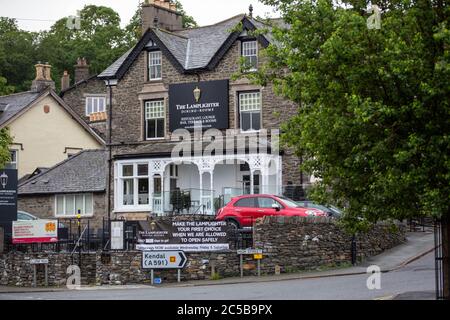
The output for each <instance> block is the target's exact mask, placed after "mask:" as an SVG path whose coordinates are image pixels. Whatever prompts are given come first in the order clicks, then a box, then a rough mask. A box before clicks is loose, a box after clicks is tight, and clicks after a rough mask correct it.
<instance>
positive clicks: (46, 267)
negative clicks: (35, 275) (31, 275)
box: [44, 264, 48, 287]
mask: <svg viewBox="0 0 450 320" xmlns="http://www.w3.org/2000/svg"><path fill="white" fill-rule="evenodd" d="M44 266H45V286H46V287H48V265H47V264H45V265H44Z"/></svg>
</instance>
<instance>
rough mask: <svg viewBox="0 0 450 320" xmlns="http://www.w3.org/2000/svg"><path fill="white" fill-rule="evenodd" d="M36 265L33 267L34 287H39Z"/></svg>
mask: <svg viewBox="0 0 450 320" xmlns="http://www.w3.org/2000/svg"><path fill="white" fill-rule="evenodd" d="M36 273H37V272H36V265H35V264H34V265H33V287H35V288H36V287H37V275H36Z"/></svg>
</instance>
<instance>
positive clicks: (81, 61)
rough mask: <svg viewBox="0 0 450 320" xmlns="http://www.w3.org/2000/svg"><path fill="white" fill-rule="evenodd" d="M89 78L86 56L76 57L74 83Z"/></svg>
mask: <svg viewBox="0 0 450 320" xmlns="http://www.w3.org/2000/svg"><path fill="white" fill-rule="evenodd" d="M87 79H89V65H88V64H87V61H86V58H78V59H77V64H76V65H75V83H78V82H80V81H83V80H87Z"/></svg>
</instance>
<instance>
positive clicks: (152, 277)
mask: <svg viewBox="0 0 450 320" xmlns="http://www.w3.org/2000/svg"><path fill="white" fill-rule="evenodd" d="M153 272H154V271H153V269H152V270H151V271H150V278H151V281H152V285H153V284H154V281H155V274H154V273H153Z"/></svg>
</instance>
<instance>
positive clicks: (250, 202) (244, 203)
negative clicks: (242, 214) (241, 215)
mask: <svg viewBox="0 0 450 320" xmlns="http://www.w3.org/2000/svg"><path fill="white" fill-rule="evenodd" d="M234 206H235V207H247V208H249V207H250V208H254V207H256V206H255V198H244V199H241V200H239V201H237V202H236V203H235V204H234Z"/></svg>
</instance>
